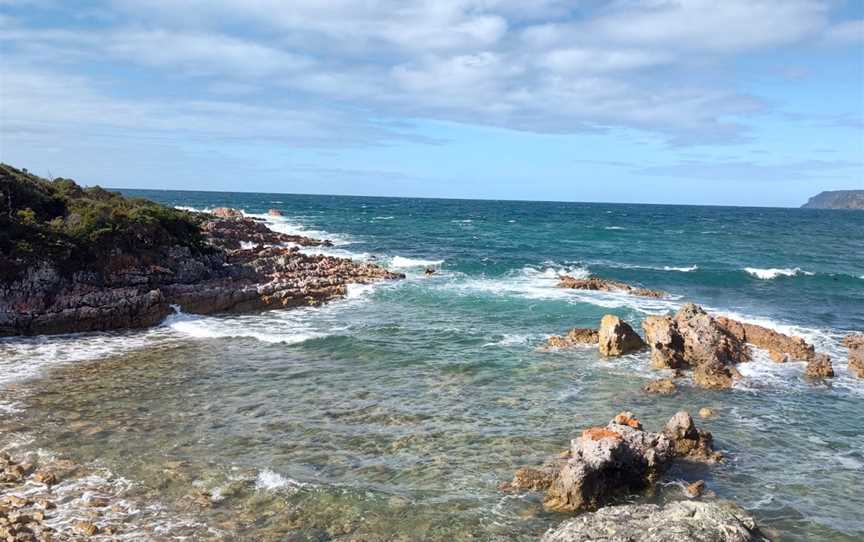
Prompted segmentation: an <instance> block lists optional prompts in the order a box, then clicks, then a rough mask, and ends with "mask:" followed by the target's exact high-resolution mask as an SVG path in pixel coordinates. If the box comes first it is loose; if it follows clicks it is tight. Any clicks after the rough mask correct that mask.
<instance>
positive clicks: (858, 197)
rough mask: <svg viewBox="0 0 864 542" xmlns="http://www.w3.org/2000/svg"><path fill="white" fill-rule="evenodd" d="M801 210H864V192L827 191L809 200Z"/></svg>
mask: <svg viewBox="0 0 864 542" xmlns="http://www.w3.org/2000/svg"><path fill="white" fill-rule="evenodd" d="M801 208H802V209H864V190H827V191H825V192H820V193H818V194H816V195H815V196H813V197H812V198H810V199H809V200H808V201H807V203H805V204H804V205H802V206H801Z"/></svg>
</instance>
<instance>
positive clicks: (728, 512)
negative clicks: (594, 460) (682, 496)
mask: <svg viewBox="0 0 864 542" xmlns="http://www.w3.org/2000/svg"><path fill="white" fill-rule="evenodd" d="M540 540H541V542H586V541H592V542H636V541H639V542H768V539H767V538H766V537H765V536H764V535H763V534H762V533H761V532H760V530H759V527H758V526H757V525H756V520H755V519H753V517H752V516H751V515H750V514H748V513H747V512H746V511H744V510H743V509H741V508H740V507H738V506H737V505H735V504H733V503H731V502H723V501H720V502H704V501H678V502H672V503H669V504H666V505H664V506H658V505H656V504H626V505H621V506H610V507H607V508H602V509H600V510H598V511H597V512H594V513H592V514H582V515H580V516H578V517H576V518H574V519H571V520H568V521H565V522H564V523H562V524H561V525H559V526H558V527H556V528H554V529H550V530H549V531H548V532H547V533H546V534H544V535H543V537H542V538H541V539H540Z"/></svg>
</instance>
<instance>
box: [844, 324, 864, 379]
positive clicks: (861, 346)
mask: <svg viewBox="0 0 864 542" xmlns="http://www.w3.org/2000/svg"><path fill="white" fill-rule="evenodd" d="M843 346H845V347H846V348H848V349H849V364H848V366H847V367H848V368H849V373H850V374H852V375H854V376H857V377H858V378H864V334H862V333H853V334H850V335H846V336H845V337H843Z"/></svg>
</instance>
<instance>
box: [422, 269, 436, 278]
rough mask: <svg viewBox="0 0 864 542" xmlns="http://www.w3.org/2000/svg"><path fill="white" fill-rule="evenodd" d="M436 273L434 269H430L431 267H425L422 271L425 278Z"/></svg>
mask: <svg viewBox="0 0 864 542" xmlns="http://www.w3.org/2000/svg"><path fill="white" fill-rule="evenodd" d="M436 272H437V271H435V269H433V268H431V267H427V268H426V270H425V271H423V274H424V275H426V276H427V277H431V276H432V275H434V274H435V273H436Z"/></svg>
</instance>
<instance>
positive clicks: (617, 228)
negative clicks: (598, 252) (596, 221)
mask: <svg viewBox="0 0 864 542" xmlns="http://www.w3.org/2000/svg"><path fill="white" fill-rule="evenodd" d="M603 229H604V230H626V229H627V228H625V227H624V226H606V227H604V228H603Z"/></svg>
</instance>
